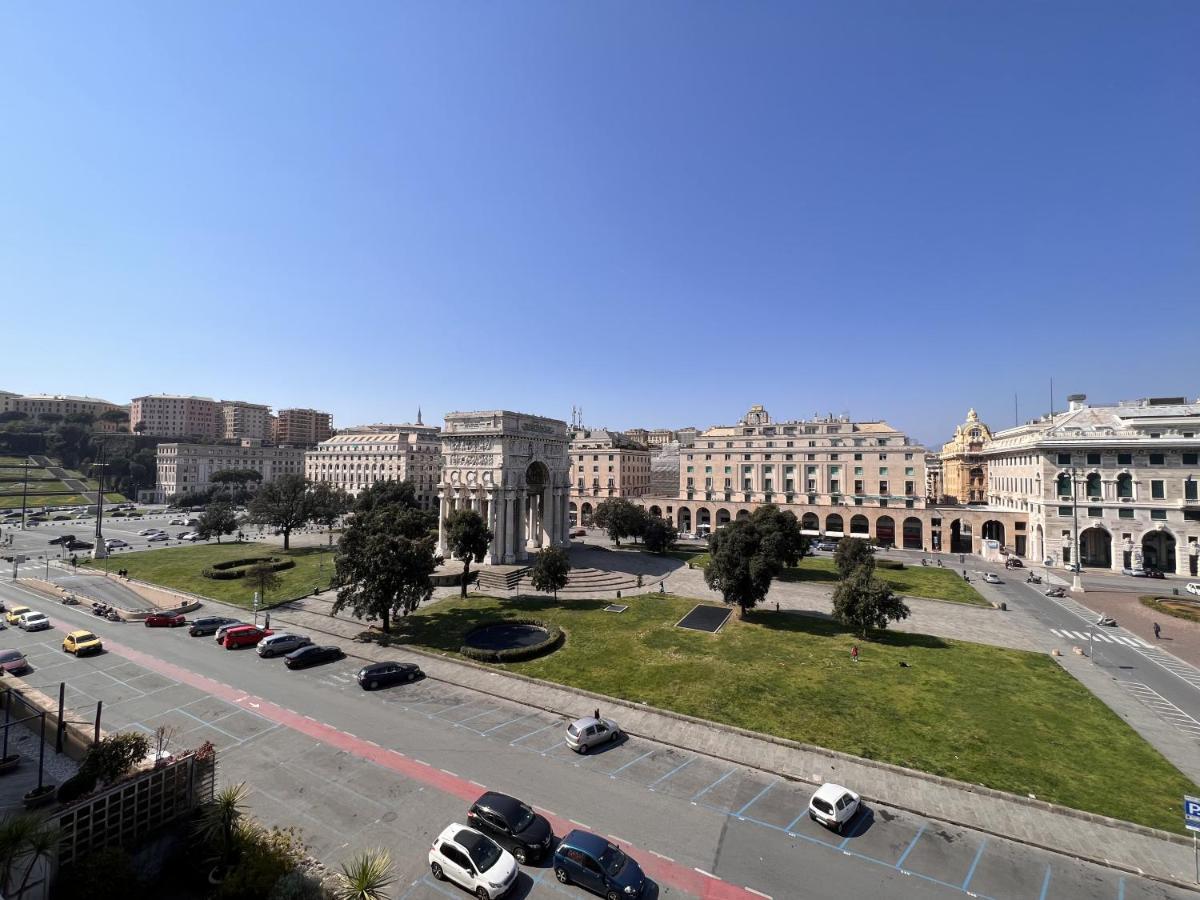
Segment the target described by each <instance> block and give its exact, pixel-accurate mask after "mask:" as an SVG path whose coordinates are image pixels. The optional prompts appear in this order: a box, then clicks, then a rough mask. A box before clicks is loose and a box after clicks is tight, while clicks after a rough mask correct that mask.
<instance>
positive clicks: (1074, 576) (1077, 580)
mask: <svg viewBox="0 0 1200 900" xmlns="http://www.w3.org/2000/svg"><path fill="white" fill-rule="evenodd" d="M1071 526H1072V530H1073V532H1074V535H1075V537H1074V545H1075V555H1074V557H1073V558H1072V559H1071V593H1073V594H1081V593H1083V577H1082V570H1083V563H1082V559H1083V553H1082V548H1081V547H1080V545H1079V480H1078V478H1076V473H1075V467H1074V466H1071Z"/></svg>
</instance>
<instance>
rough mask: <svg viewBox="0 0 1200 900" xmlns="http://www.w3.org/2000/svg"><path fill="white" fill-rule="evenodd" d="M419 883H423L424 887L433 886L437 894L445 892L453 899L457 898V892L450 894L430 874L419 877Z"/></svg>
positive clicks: (456, 899)
mask: <svg viewBox="0 0 1200 900" xmlns="http://www.w3.org/2000/svg"><path fill="white" fill-rule="evenodd" d="M421 883H422V884H424V885H425V886H426V887H431V888H433V889H434V890H435V891H437V892H438V893H439V894H445V895H446V896H447V897H454V898H455V900H458V897H459V895H458V894H456V893H453V894H452V893H451V892H450V891H448V890H447V889H446V888H445V887H443V886H442V884H441V883H440V882H439V881H438V880H437V879H436V878H434V877H433V876H432V875H426V876H425V877H424V878H422V879H421Z"/></svg>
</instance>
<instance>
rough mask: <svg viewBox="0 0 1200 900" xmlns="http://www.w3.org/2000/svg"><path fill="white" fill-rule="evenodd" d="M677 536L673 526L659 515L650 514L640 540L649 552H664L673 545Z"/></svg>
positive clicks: (677, 533)
mask: <svg viewBox="0 0 1200 900" xmlns="http://www.w3.org/2000/svg"><path fill="white" fill-rule="evenodd" d="M678 537H679V532H678V531H676V530H675V526H674V525H672V524H671V523H670V522H668V521H667V520H666V519H663V518H661V517H659V516H650V518H648V519H647V520H646V527H645V529H643V531H642V540H643V541H644V542H645V544H646V549H647V550H649V551H650V552H651V553H666V552H667V551H668V550H670V549H671V548H672V547H673V546H674V545H675V540H676V539H677V538H678Z"/></svg>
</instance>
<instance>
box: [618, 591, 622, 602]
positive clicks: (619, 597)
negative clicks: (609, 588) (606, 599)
mask: <svg viewBox="0 0 1200 900" xmlns="http://www.w3.org/2000/svg"><path fill="white" fill-rule="evenodd" d="M617 599H618V600H620V599H621V592H620V591H617Z"/></svg>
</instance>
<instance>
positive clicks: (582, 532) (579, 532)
mask: <svg viewBox="0 0 1200 900" xmlns="http://www.w3.org/2000/svg"><path fill="white" fill-rule="evenodd" d="M586 536H587V529H586V528H572V529H571V537H586Z"/></svg>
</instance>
